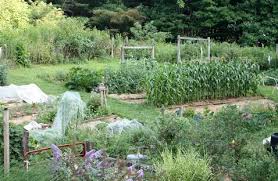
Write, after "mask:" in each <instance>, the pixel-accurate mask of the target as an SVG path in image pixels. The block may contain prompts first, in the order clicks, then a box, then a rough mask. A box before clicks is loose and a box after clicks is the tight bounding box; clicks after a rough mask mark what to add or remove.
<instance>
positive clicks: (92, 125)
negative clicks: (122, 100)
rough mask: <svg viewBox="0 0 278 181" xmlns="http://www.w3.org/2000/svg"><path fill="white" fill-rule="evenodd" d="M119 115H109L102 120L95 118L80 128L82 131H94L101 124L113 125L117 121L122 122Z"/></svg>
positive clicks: (101, 118)
mask: <svg viewBox="0 0 278 181" xmlns="http://www.w3.org/2000/svg"><path fill="white" fill-rule="evenodd" d="M121 119H122V118H120V117H119V116H117V115H109V116H104V117H100V118H95V119H91V120H87V121H86V122H85V123H83V124H81V125H80V126H79V128H80V129H94V128H95V127H96V126H97V125H98V124H100V123H113V122H115V121H118V120H121Z"/></svg>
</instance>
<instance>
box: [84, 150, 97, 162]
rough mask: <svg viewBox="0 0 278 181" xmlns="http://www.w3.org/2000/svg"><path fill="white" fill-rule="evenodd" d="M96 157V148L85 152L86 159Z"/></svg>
mask: <svg viewBox="0 0 278 181" xmlns="http://www.w3.org/2000/svg"><path fill="white" fill-rule="evenodd" d="M94 158H95V150H91V151H89V152H87V153H86V154H85V160H93V159H94Z"/></svg>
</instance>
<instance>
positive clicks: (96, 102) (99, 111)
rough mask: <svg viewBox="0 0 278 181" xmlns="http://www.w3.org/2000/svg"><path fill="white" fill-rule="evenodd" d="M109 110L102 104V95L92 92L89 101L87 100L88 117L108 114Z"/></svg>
mask: <svg viewBox="0 0 278 181" xmlns="http://www.w3.org/2000/svg"><path fill="white" fill-rule="evenodd" d="M107 114H108V110H107V109H106V108H105V107H102V106H101V100H100V96H99V95H98V94H96V93H92V95H91V97H90V99H89V101H88V102H87V111H86V115H87V117H89V118H91V117H96V116H103V115H107Z"/></svg>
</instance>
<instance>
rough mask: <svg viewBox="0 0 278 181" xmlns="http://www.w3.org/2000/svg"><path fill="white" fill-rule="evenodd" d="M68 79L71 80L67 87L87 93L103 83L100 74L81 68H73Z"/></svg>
mask: <svg viewBox="0 0 278 181" xmlns="http://www.w3.org/2000/svg"><path fill="white" fill-rule="evenodd" d="M68 77H69V78H68V79H69V80H68V82H67V83H66V87H68V88H69V89H76V90H85V91H87V92H90V91H92V89H93V88H96V87H97V86H98V85H99V83H100V82H101V81H102V75H101V73H100V72H97V71H94V70H90V69H87V68H81V67H73V68H71V69H70V71H69V74H68Z"/></svg>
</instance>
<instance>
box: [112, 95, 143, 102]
mask: <svg viewBox="0 0 278 181" xmlns="http://www.w3.org/2000/svg"><path fill="white" fill-rule="evenodd" d="M109 97H111V98H114V99H118V100H120V101H122V102H126V103H132V104H143V103H145V101H146V99H145V98H146V94H145V93H140V94H109Z"/></svg>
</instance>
